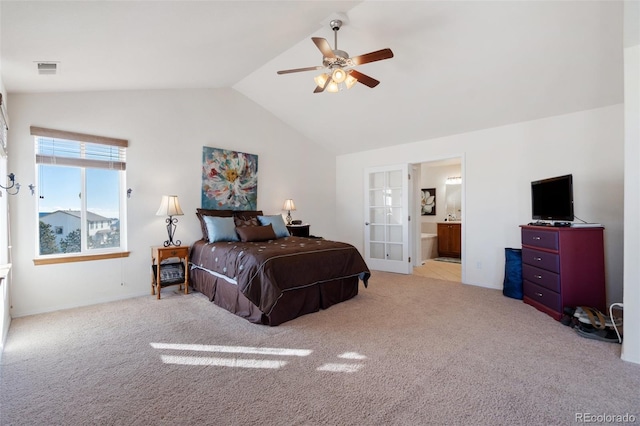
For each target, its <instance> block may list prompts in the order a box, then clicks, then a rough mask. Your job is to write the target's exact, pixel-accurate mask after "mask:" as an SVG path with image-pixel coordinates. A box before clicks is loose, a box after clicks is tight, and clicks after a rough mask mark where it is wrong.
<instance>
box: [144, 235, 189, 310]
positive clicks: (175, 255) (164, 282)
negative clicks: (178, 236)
mask: <svg viewBox="0 0 640 426" xmlns="http://www.w3.org/2000/svg"><path fill="white" fill-rule="evenodd" d="M169 259H178V262H177V263H175V262H174V263H168V262H164V263H162V262H163V261H166V260H169ZM170 285H179V286H180V287H179V288H180V290H182V286H183V285H184V294H189V247H188V246H179V247H151V294H152V295H154V294H156V291H157V292H158V295H157V298H158V299H160V290H161V289H162V287H166V286H170Z"/></svg>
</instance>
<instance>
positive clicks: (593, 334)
mask: <svg viewBox="0 0 640 426" xmlns="http://www.w3.org/2000/svg"><path fill="white" fill-rule="evenodd" d="M574 330H575V331H576V333H578V336H582V337H586V338H587V339H593V340H600V341H601V342H610V343H622V342H621V341H620V339H618V335H617V334H616V332H615V331H614V330H612V329H610V328H605V329H602V330H601V329H597V328H594V327H592V326H590V325H584V324H582V323H578V325H576V326H575V327H574Z"/></svg>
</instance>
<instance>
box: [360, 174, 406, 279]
mask: <svg viewBox="0 0 640 426" xmlns="http://www.w3.org/2000/svg"><path fill="white" fill-rule="evenodd" d="M364 186H365V194H364V198H365V223H364V235H365V237H364V242H365V260H366V262H367V265H369V268H371V269H374V270H377V271H387V272H396V273H401V274H411V273H412V265H411V258H410V254H411V251H410V250H409V166H408V165H406V164H404V165H397V166H384V167H373V168H369V169H366V170H365V185H364Z"/></svg>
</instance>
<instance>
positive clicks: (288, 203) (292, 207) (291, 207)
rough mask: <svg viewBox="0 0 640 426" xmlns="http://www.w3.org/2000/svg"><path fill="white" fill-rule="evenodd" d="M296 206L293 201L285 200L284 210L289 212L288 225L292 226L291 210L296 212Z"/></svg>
mask: <svg viewBox="0 0 640 426" xmlns="http://www.w3.org/2000/svg"><path fill="white" fill-rule="evenodd" d="M295 209H296V205H295V204H293V200H292V199H291V198H289V199H288V200H284V206H282V210H286V211H287V225H291V210H295Z"/></svg>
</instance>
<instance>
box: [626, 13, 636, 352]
mask: <svg viewBox="0 0 640 426" xmlns="http://www.w3.org/2000/svg"><path fill="white" fill-rule="evenodd" d="M625 18H626V21H625V46H626V47H625V49H624V92H625V93H624V102H625V164H624V171H625V174H624V188H625V191H624V200H625V206H624V212H625V221H624V229H625V232H624V266H625V268H624V322H625V328H624V331H625V335H624V341H623V342H622V359H624V360H626V361H631V362H635V363H638V364H640V285H639V283H640V258H639V254H640V223H639V222H638V217H640V24H639V22H640V5H639V4H638V2H626V3H625Z"/></svg>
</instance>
